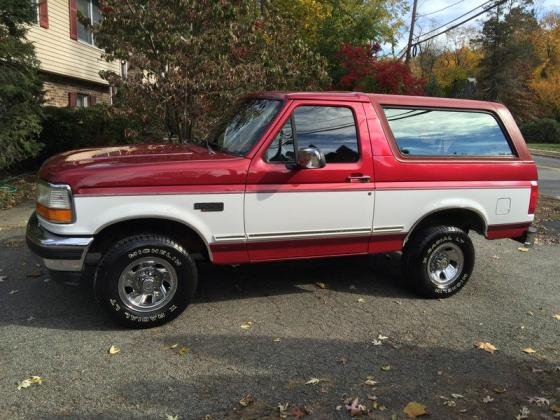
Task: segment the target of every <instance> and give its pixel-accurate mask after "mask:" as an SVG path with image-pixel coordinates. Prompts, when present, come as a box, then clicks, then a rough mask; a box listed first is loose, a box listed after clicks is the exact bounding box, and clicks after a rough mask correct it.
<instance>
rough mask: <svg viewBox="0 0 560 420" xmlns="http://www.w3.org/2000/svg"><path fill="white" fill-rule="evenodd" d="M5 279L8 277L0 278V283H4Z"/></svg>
mask: <svg viewBox="0 0 560 420" xmlns="http://www.w3.org/2000/svg"><path fill="white" fill-rule="evenodd" d="M7 278H8V276H0V283H2V282H4V280H6V279H7Z"/></svg>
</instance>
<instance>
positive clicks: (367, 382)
mask: <svg viewBox="0 0 560 420" xmlns="http://www.w3.org/2000/svg"><path fill="white" fill-rule="evenodd" d="M378 383H379V382H377V381H376V380H375V379H373V378H372V377H371V376H368V378H367V379H366V380H365V381H364V384H365V385H367V386H375V385H377V384H378Z"/></svg>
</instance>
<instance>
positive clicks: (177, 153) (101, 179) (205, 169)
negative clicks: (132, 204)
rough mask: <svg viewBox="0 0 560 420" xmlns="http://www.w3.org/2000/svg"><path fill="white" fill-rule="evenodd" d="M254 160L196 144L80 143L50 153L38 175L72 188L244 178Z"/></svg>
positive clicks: (228, 181) (211, 182) (224, 181)
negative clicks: (96, 145) (97, 145)
mask: <svg viewBox="0 0 560 420" xmlns="http://www.w3.org/2000/svg"><path fill="white" fill-rule="evenodd" d="M248 164H249V160H248V159H245V158H243V157H237V156H232V155H227V154H223V153H211V152H209V151H208V150H207V149H206V148H204V147H199V146H195V145H191V144H139V145H129V146H116V147H102V148H89V149H79V150H72V151H69V152H65V153H62V154H59V155H56V156H53V157H51V158H50V159H48V160H47V161H46V162H45V163H44V164H43V166H42V167H41V169H40V170H39V178H40V179H43V180H46V181H48V182H52V183H63V184H69V185H70V186H71V187H72V191H74V192H75V193H80V190H81V189H84V188H87V189H92V188H93V189H95V188H112V187H140V186H142V187H145V186H170V185H216V184H243V183H244V182H245V175H246V173H247V167H248Z"/></svg>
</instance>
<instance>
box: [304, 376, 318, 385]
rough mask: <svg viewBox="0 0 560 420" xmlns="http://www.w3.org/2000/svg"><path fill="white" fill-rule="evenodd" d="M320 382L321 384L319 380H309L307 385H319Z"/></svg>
mask: <svg viewBox="0 0 560 420" xmlns="http://www.w3.org/2000/svg"><path fill="white" fill-rule="evenodd" d="M319 382H321V379H319V378H311V379H310V380H308V381H307V382H306V383H305V385H317V384H318V383H319Z"/></svg>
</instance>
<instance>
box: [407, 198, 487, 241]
mask: <svg viewBox="0 0 560 420" xmlns="http://www.w3.org/2000/svg"><path fill="white" fill-rule="evenodd" d="M436 225H449V226H456V227H458V228H460V229H463V230H464V231H465V232H468V231H469V230H471V229H472V230H474V231H475V232H477V233H479V234H481V235H485V233H486V230H487V228H488V221H487V218H486V217H485V215H484V214H483V212H482V211H480V210H478V209H476V208H473V207H446V208H439V209H435V210H433V211H431V212H429V213H427V214H425V215H423V216H422V217H421V218H419V219H418V220H417V221H416V222H415V223H414V224H413V225H412V227H411V228H410V230H409V231H408V234H407V235H406V237H405V239H404V241H403V245H404V244H406V243H407V242H408V240H409V239H410V238H411V236H412V235H414V234H415V233H416V232H419V231H421V230H422V229H425V228H427V227H430V226H436Z"/></svg>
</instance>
